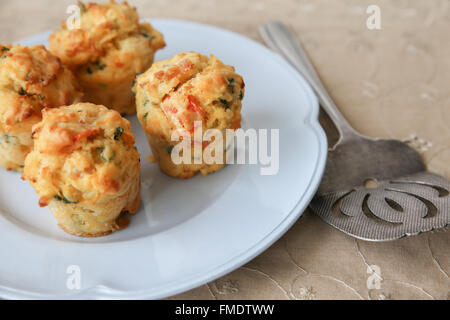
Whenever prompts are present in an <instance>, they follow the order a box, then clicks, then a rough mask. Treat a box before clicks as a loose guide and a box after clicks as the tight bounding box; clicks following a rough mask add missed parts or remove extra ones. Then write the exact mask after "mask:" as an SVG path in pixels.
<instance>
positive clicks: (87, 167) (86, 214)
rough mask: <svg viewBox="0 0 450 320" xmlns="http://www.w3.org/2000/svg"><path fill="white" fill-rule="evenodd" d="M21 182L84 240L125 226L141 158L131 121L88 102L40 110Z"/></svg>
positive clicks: (133, 204) (134, 200)
mask: <svg viewBox="0 0 450 320" xmlns="http://www.w3.org/2000/svg"><path fill="white" fill-rule="evenodd" d="M42 115H43V116H42V121H41V122H39V123H38V124H36V125H35V126H34V127H33V139H34V149H33V151H32V152H30V154H29V155H28V156H27V158H26V160H25V169H24V173H23V179H26V180H28V181H29V182H30V183H31V185H32V186H33V187H34V189H35V191H36V193H37V194H38V195H39V196H40V199H39V205H40V206H46V205H48V206H49V208H50V210H51V211H52V213H53V215H54V216H55V218H56V220H57V221H58V223H59V226H60V227H61V228H62V229H64V230H65V231H66V232H68V233H71V234H74V235H78V236H85V237H96V236H103V235H106V234H109V233H111V232H113V231H115V230H118V229H121V228H123V227H126V225H127V220H126V218H125V217H123V216H122V215H121V214H122V213H135V212H136V211H137V209H138V206H139V192H140V178H139V168H140V162H139V153H138V152H137V150H136V148H135V147H134V143H135V140H134V135H133V133H132V132H131V125H130V122H129V121H128V120H126V119H124V118H122V116H121V115H120V114H119V113H118V112H117V111H114V110H109V109H107V108H106V107H104V106H98V105H94V104H90V103H79V104H74V105H71V106H64V107H60V108H55V109H44V110H43V112H42Z"/></svg>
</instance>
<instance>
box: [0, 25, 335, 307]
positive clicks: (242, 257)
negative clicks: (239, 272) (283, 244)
mask: <svg viewBox="0 0 450 320" xmlns="http://www.w3.org/2000/svg"><path fill="white" fill-rule="evenodd" d="M140 20H141V21H145V22H150V23H154V22H162V23H179V24H189V25H191V26H193V27H200V28H206V29H212V30H213V31H215V32H222V33H226V34H229V35H231V36H234V37H237V38H240V39H241V40H244V41H249V42H251V43H252V44H253V45H256V46H257V47H258V48H259V49H260V50H263V51H266V52H267V53H268V54H270V55H272V57H273V58H274V59H276V60H278V62H279V63H281V64H284V65H285V66H286V68H287V69H288V70H289V71H290V72H291V73H292V74H293V77H295V78H297V80H298V81H299V85H300V86H301V87H302V89H303V90H304V92H305V93H306V97H307V100H309V103H310V106H311V107H310V110H309V112H308V114H307V115H306V116H305V118H304V119H299V123H302V121H303V124H304V125H305V126H306V127H308V128H309V129H310V130H311V131H312V132H313V133H314V137H315V138H316V140H317V144H318V156H317V160H316V163H315V169H314V172H313V174H312V176H311V179H310V181H309V183H308V185H307V187H306V190H305V192H304V193H303V194H302V195H301V197H300V198H299V199H298V200H297V203H296V205H295V206H294V207H293V208H292V210H291V211H290V212H289V213H288V214H287V215H286V217H285V218H284V219H283V220H282V221H280V222H279V223H278V225H276V226H275V227H274V229H273V230H272V231H271V232H270V233H267V234H266V235H265V236H264V237H263V238H261V239H260V240H259V241H258V242H257V243H256V244H254V245H253V246H252V247H250V248H248V249H247V250H246V251H245V252H242V253H240V254H239V255H237V256H234V257H232V258H231V259H229V260H228V261H226V262H224V263H223V264H221V265H219V266H214V267H212V268H211V269H209V270H208V271H207V272H202V274H201V275H199V274H194V275H191V276H190V277H189V278H187V279H183V281H182V282H180V281H176V283H175V281H172V282H169V283H165V284H163V285H160V286H157V287H153V288H152V289H142V290H138V291H120V290H116V289H113V288H110V287H108V286H105V285H95V286H91V287H88V288H84V289H82V290H79V291H77V292H73V293H68V294H58V295H54V294H46V293H39V292H34V291H29V290H22V289H15V288H12V287H8V286H3V285H0V295H1V296H2V297H3V298H6V299H162V298H166V297H170V296H173V295H177V294H180V293H183V292H186V291H189V290H191V289H194V288H197V287H200V286H202V285H204V284H206V283H209V282H211V281H214V280H216V279H218V278H220V277H222V276H224V275H226V274H228V273H230V272H232V271H234V270H236V269H238V268H240V267H241V266H243V265H244V264H246V263H247V262H249V261H250V260H252V259H254V258H255V257H257V256H258V255H260V254H261V253H263V252H264V251H266V250H267V249H268V248H269V247H270V246H272V245H273V244H274V243H275V242H276V241H277V240H279V239H280V238H281V237H282V236H283V235H284V234H285V233H286V232H287V231H288V230H289V229H290V228H291V227H292V225H293V224H294V223H295V222H296V221H297V220H298V219H299V218H300V217H301V216H302V214H303V213H304V211H305V210H306V209H307V207H308V206H309V203H310V201H311V200H312V198H313V196H314V194H315V193H316V191H317V189H318V187H319V184H320V181H321V179H322V175H323V173H324V171H325V164H326V159H327V152H328V142H327V138H326V135H325V132H324V130H323V128H322V126H321V125H320V123H319V119H318V117H319V102H318V99H317V97H316V95H315V93H314V91H313V89H312V88H311V86H310V85H309V83H308V82H307V81H306V79H305V78H304V77H303V76H302V75H301V74H300V73H299V72H298V71H297V70H296V69H295V68H294V67H293V66H292V65H291V64H289V62H287V61H286V60H284V59H283V58H281V57H280V56H279V55H278V54H276V53H275V52H273V51H271V50H270V49H268V48H267V47H265V46H264V45H262V44H261V43H259V42H257V41H255V40H253V39H251V38H248V37H246V36H244V35H241V34H239V33H236V32H233V31H230V30H228V29H224V28H221V27H218V26H214V25H210V24H206V23H200V22H195V21H189V20H184V19H166V18H155V19H151V18H150V19H148V18H143V19H140ZM49 32H51V31H48V30H47V31H43V32H40V33H39V34H35V35H32V36H30V37H27V38H24V39H21V40H19V41H16V42H15V43H20V42H22V41H30V40H31V39H33V38H35V37H40V36H42V35H45V34H48V33H49Z"/></svg>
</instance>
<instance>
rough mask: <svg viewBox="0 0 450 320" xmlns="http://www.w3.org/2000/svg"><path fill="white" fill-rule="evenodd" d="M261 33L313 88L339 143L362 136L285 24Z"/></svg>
mask: <svg viewBox="0 0 450 320" xmlns="http://www.w3.org/2000/svg"><path fill="white" fill-rule="evenodd" d="M259 31H260V33H261V36H262V38H263V40H264V42H266V44H267V45H268V46H269V47H270V48H271V49H272V50H274V51H276V52H278V53H280V54H281V55H282V56H283V57H284V58H286V59H287V60H288V61H289V62H290V63H291V64H292V65H293V66H294V67H295V68H296V69H297V70H298V71H299V72H300V73H301V74H302V75H303V76H304V77H305V78H306V80H308V82H309V84H310V85H311V86H312V87H313V89H314V90H315V92H316V94H317V96H318V98H319V102H320V105H321V106H322V108H323V109H324V110H325V111H326V113H327V114H328V116H329V117H330V118H331V120H332V121H333V123H334V124H335V125H336V127H337V129H338V131H339V133H340V139H339V141H338V143H341V142H343V141H344V140H352V139H354V138H357V137H359V136H360V135H359V134H358V133H357V132H356V131H355V129H353V128H352V126H351V125H350V124H349V123H348V121H347V120H346V119H345V118H344V116H343V115H342V113H341V112H340V111H339V109H338V108H337V107H336V105H335V103H334V102H333V99H331V97H330V96H329V95H328V93H327V91H326V89H325V87H324V86H323V84H322V81H320V78H319V76H318V75H317V73H316V71H315V70H314V67H313V66H312V64H311V62H310V61H309V59H308V56H307V55H306V52H305V50H304V49H303V48H302V46H301V44H300V42H299V41H298V40H297V38H296V36H295V35H294V34H293V32H292V31H291V30H290V29H289V28H288V27H287V26H286V25H285V24H283V23H281V22H276V21H273V22H268V23H265V24H263V25H262V26H261V27H260V30H259ZM338 143H337V144H338Z"/></svg>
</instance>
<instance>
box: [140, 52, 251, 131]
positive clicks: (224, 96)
mask: <svg viewBox="0 0 450 320" xmlns="http://www.w3.org/2000/svg"><path fill="white" fill-rule="evenodd" d="M244 86H245V85H244V81H243V79H242V77H241V76H240V75H238V74H237V73H236V72H235V70H234V68H233V67H232V66H228V65H225V64H223V63H222V62H221V61H220V60H219V59H217V58H216V57H215V56H214V55H211V56H210V57H207V56H204V55H201V54H199V53H195V52H188V53H180V54H178V55H176V56H174V57H173V58H172V59H169V60H164V61H158V62H155V63H154V64H153V65H152V67H151V68H150V69H149V70H148V71H147V72H145V73H144V74H142V75H140V76H139V77H138V78H137V81H136V84H135V86H134V90H135V91H136V93H137V100H138V104H137V105H138V116H139V119H140V121H141V122H143V126H144V128H146V129H147V128H149V127H151V126H152V125H153V126H154V125H155V123H154V120H155V118H157V116H155V117H152V113H153V112H154V111H155V109H159V110H161V111H162V112H163V114H164V116H165V118H167V120H168V121H169V122H170V123H171V125H172V127H173V128H182V129H186V130H188V131H191V132H192V130H193V129H194V127H193V126H194V121H202V123H203V125H204V127H206V128H208V129H209V128H215V129H225V128H233V129H236V128H237V127H239V124H240V120H241V119H240V109H241V100H242V98H243V96H244ZM152 108H153V109H152ZM234 122H236V123H234Z"/></svg>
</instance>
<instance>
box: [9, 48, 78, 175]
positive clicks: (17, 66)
mask: <svg viewBox="0 0 450 320" xmlns="http://www.w3.org/2000/svg"><path fill="white" fill-rule="evenodd" d="M80 97H81V91H80V90H79V89H78V86H77V83H76V80H75V78H74V76H73V74H72V72H71V71H70V70H69V69H67V68H65V67H64V66H63V65H62V64H61V62H60V60H59V59H58V58H57V57H55V56H54V55H52V54H51V53H50V52H48V51H47V50H46V49H45V47H44V46H33V47H23V46H19V45H18V46H14V47H12V46H10V45H0V166H2V167H4V168H6V169H8V170H17V171H22V170H23V165H24V161H25V157H26V155H27V154H28V153H29V152H30V151H31V149H32V148H33V141H32V139H31V127H32V126H33V125H34V124H36V123H38V122H39V121H41V117H42V116H41V110H42V108H52V107H58V106H61V105H66V104H71V103H73V102H74V101H75V100H77V99H79V98H80Z"/></svg>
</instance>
